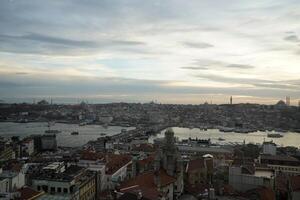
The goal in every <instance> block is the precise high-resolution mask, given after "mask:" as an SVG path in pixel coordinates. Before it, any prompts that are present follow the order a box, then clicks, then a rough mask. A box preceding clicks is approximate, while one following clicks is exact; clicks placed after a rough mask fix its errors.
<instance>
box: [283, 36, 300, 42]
mask: <svg viewBox="0 0 300 200" xmlns="http://www.w3.org/2000/svg"><path fill="white" fill-rule="evenodd" d="M284 40H286V41H290V42H300V39H299V38H298V36H297V35H290V36H287V37H285V38H284Z"/></svg>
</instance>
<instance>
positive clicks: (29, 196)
mask: <svg viewBox="0 0 300 200" xmlns="http://www.w3.org/2000/svg"><path fill="white" fill-rule="evenodd" d="M43 194H44V192H38V191H35V190H34V189H32V188H30V187H27V186H24V187H22V188H20V189H18V190H17V194H16V196H15V200H35V199H37V198H38V197H40V196H42V195H43Z"/></svg>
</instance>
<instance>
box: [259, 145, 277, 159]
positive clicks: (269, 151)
mask: <svg viewBox="0 0 300 200" xmlns="http://www.w3.org/2000/svg"><path fill="white" fill-rule="evenodd" d="M262 149H263V152H262V153H263V154H266V155H273V156H274V155H276V144H275V143H273V142H264V143H263V145H262Z"/></svg>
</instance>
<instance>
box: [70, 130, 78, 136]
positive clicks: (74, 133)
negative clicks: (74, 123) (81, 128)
mask: <svg viewBox="0 0 300 200" xmlns="http://www.w3.org/2000/svg"><path fill="white" fill-rule="evenodd" d="M71 135H79V132H78V131H73V132H72V133H71Z"/></svg>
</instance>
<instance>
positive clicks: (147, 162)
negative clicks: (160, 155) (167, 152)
mask: <svg viewBox="0 0 300 200" xmlns="http://www.w3.org/2000/svg"><path fill="white" fill-rule="evenodd" d="M152 162H154V155H150V156H148V157H147V158H145V159H143V160H139V161H138V163H139V164H140V165H141V166H145V165H147V164H151V163H152Z"/></svg>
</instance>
